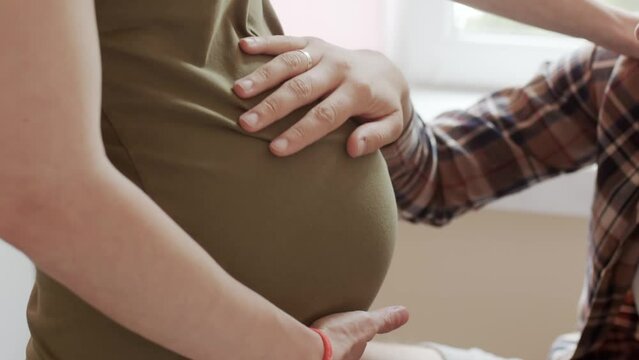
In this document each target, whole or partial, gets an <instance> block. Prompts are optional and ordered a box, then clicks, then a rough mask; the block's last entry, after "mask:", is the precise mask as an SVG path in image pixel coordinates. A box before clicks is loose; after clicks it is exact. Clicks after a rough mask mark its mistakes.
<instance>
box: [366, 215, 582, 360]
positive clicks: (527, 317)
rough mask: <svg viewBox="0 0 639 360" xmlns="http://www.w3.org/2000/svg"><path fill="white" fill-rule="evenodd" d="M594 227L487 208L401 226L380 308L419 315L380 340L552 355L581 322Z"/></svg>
mask: <svg viewBox="0 0 639 360" xmlns="http://www.w3.org/2000/svg"><path fill="white" fill-rule="evenodd" d="M587 229H588V221H587V219H583V218H570V217H552V216H543V215H531V214H525V213H509V212H497V211H488V210H487V211H483V212H480V213H474V214H470V215H467V216H466V217H464V218H462V219H460V220H458V221H457V222H455V223H453V224H452V225H450V226H449V227H447V228H444V229H435V228H431V227H426V226H414V225H410V224H402V225H401V227H400V236H399V242H398V244H397V249H396V253H395V259H394V262H393V265H392V267H391V270H390V272H389V275H388V278H387V282H386V284H385V285H384V288H383V289H382V291H381V292H380V295H379V297H378V300H377V302H376V304H375V307H380V306H384V305H391V304H403V305H407V306H408V307H409V309H410V310H411V314H412V318H411V321H410V322H409V324H408V325H406V326H405V327H404V328H403V329H401V330H399V331H397V332H396V333H393V334H390V335H387V336H385V337H383V338H381V339H383V340H384V341H401V342H414V341H423V340H432V341H438V342H443V343H448V344H455V345H459V346H464V347H470V346H478V347H482V348H485V349H488V350H490V351H493V352H496V353H499V354H500V355H503V356H518V357H522V358H524V359H528V360H536V359H544V358H545V356H546V353H547V351H548V349H549V346H550V344H551V343H552V341H553V339H554V337H555V336H556V335H558V334H561V333H562V332H568V331H571V330H572V329H574V326H575V319H576V303H577V300H578V297H579V293H580V290H581V284H582V279H583V269H584V263H585V256H586V236H587Z"/></svg>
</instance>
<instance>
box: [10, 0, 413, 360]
mask: <svg viewBox="0 0 639 360" xmlns="http://www.w3.org/2000/svg"><path fill="white" fill-rule="evenodd" d="M0 49H1V51H0V166H1V169H0V189H1V190H0V192H1V195H0V237H1V238H3V239H5V240H7V241H8V242H10V243H11V244H13V245H14V246H15V247H17V248H18V249H20V250H22V251H23V252H24V253H26V254H27V255H28V256H29V257H30V258H31V259H32V260H33V261H34V263H35V264H36V265H37V266H38V267H39V268H40V269H42V270H43V271H44V272H46V273H47V274H48V275H50V276H52V277H53V278H54V279H56V280H58V281H59V282H61V283H62V284H64V285H65V286H67V287H68V288H69V289H71V290H72V291H73V292H75V293H76V294H78V295H79V296H80V297H82V298H83V299H84V300H86V301H87V302H88V303H90V304H91V305H93V306H94V307H95V308H97V309H98V310H100V311H102V312H103V313H104V314H106V315H107V316H109V317H111V318H113V319H114V320H115V321H117V322H118V323H120V324H122V325H124V326H126V327H127V328H129V329H131V330H133V331H135V332H136V333H139V334H141V335H142V336H145V337H146V338H148V339H150V340H152V341H154V342H156V343H158V344H160V345H162V346H164V347H166V348H169V349H171V350H173V351H175V352H177V353H179V354H182V355H184V356H186V357H188V358H192V359H319V358H320V357H321V353H322V344H321V341H320V339H319V337H318V336H317V335H316V334H315V333H313V332H312V331H310V330H309V329H307V328H306V327H305V326H303V325H302V324H300V323H299V322H297V321H295V320H294V319H293V318H291V317H290V316H288V315H287V314H285V313H284V312H282V311H281V310H279V309H277V308H276V307H275V306H273V305H272V304H270V303H269V302H267V301H266V300H265V299H263V298H261V297H260V296H259V295H257V294H255V293H254V292H252V291H251V290H249V289H248V288H246V287H244V286H242V285H241V284H240V283H238V282H237V281H235V280H234V279H232V278H231V277H230V276H228V275H227V274H226V273H225V272H224V271H223V270H222V269H221V268H220V267H219V266H218V265H217V264H216V263H215V261H213V260H212V259H211V257H210V256H208V254H206V252H205V251H204V250H203V249H201V248H200V247H199V246H198V245H197V244H196V243H195V242H194V241H193V240H192V239H191V238H190V237H189V236H188V235H187V234H186V233H185V232H184V231H183V230H181V229H180V228H179V227H178V226H177V225H176V224H175V223H174V222H173V221H172V220H171V219H170V218H169V217H168V216H167V215H166V214H164V213H163V212H162V211H161V209H160V208H159V207H158V206H156V205H155V204H154V203H153V202H152V201H151V200H150V199H149V198H148V197H146V196H145V195H144V194H143V193H142V192H141V191H140V190H139V189H137V188H136V187H135V186H134V185H133V184H131V183H130V182H129V181H128V180H127V179H125V178H124V177H123V176H122V175H121V174H120V173H119V172H118V171H117V170H116V169H115V168H114V167H113V166H112V165H111V164H110V163H109V161H108V160H107V158H106V156H105V153H104V150H103V148H102V141H101V136H100V128H99V113H100V100H101V94H100V88H101V79H100V73H101V69H100V56H99V46H98V37H97V30H96V24H95V13H94V9H93V2H92V1H85V0H65V1H44V0H40V1H38V0H2V1H0ZM353 316H355V317H353ZM358 316H359V317H358ZM348 319H350V320H352V321H350V320H349V321H350V322H349V321H346V322H347V323H349V324H355V325H358V324H359V327H360V328H361V327H362V326H363V328H367V329H368V330H365V331H360V332H359V333H356V335H357V336H355V337H356V338H358V337H359V338H360V340H359V341H357V342H358V343H359V346H361V345H364V346H365V343H366V341H367V340H369V339H366V338H367V337H368V338H370V337H372V336H373V335H374V334H375V333H377V331H386V330H391V329H393V328H395V327H397V326H398V325H400V324H401V323H403V322H405V320H406V314H405V311H404V310H401V309H400V310H399V311H392V312H388V311H386V312H379V313H372V315H362V314H356V315H352V316H351V317H349V318H348ZM348 319H347V320H348ZM340 320H341V321H342V323H340V325H343V324H344V321H345V320H344V319H340ZM327 324H328V326H329V327H330V326H332V327H333V328H336V329H338V330H340V331H341V330H344V329H345V327H344V326H337V325H335V324H334V323H331V322H328V323H327ZM349 326H350V325H349ZM354 327H355V328H356V327H358V326H354ZM346 328H348V326H346ZM351 328H353V327H351ZM329 330H330V329H329ZM346 333H348V331H346ZM334 334H339V331H334ZM247 339H250V341H247ZM333 340H334V341H337V340H339V337H338V336H337V335H336V337H334V338H333ZM352 343H353V342H351V344H349V343H348V341H344V342H342V343H339V342H338V345H340V346H342V348H344V349H346V350H350V349H351V347H352V346H351V345H352ZM344 349H342V350H344ZM338 350H339V349H338ZM346 350H344V351H342V353H345V351H346ZM338 358H339V359H350V357H345V356H343V357H338V356H336V359H338Z"/></svg>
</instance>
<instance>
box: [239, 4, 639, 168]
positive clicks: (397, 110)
mask: <svg viewBox="0 0 639 360" xmlns="http://www.w3.org/2000/svg"><path fill="white" fill-rule="evenodd" d="M458 2H460V3H464V4H467V5H470V6H474V7H477V8H480V9H483V10H486V11H489V12H494V13H497V14H500V15H503V16H506V17H510V18H513V19H515V20H519V21H522V22H525V23H528V24H531V25H536V26H540V27H543V28H546V29H549V30H554V31H559V32H563V33H565V34H568V35H572V36H577V37H583V38H586V39H588V40H591V41H593V42H595V43H598V44H601V45H603V46H606V47H608V48H610V49H612V50H615V51H617V52H619V53H622V54H627V55H629V56H636V57H639V43H637V38H635V34H637V37H639V28H638V29H637V31H634V30H635V27H636V26H637V23H639V16H637V15H636V14H632V13H629V12H624V11H621V10H618V9H616V8H612V7H610V6H606V5H604V4H602V3H600V2H596V1H592V0H580V1H578V2H579V6H575V0H540V1H537V2H535V6H531V5H530V1H525V0H509V1H504V0H460V1H458ZM565 19H571V21H565ZM240 47H241V48H242V50H243V51H245V52H246V53H248V54H267V55H274V56H276V57H275V59H273V60H272V61H271V62H269V63H267V64H265V65H264V66H263V67H261V68H259V69H257V70H256V71H255V72H253V73H252V74H249V75H247V76H246V77H244V78H242V79H239V80H238V81H237V82H236V84H235V88H234V89H235V92H236V93H237V95H238V96H240V97H242V98H251V97H254V96H256V95H258V94H260V93H262V92H264V91H266V90H269V89H271V88H274V87H278V86H280V85H282V86H281V87H279V89H278V90H276V91H275V92H274V93H273V94H271V95H270V96H269V97H267V98H266V99H265V100H264V101H262V102H261V103H260V104H258V105H257V106H256V107H255V108H253V109H251V110H249V111H248V112H247V113H246V114H244V115H242V116H241V117H240V118H239V123H240V125H241V126H242V127H243V128H244V129H245V130H247V131H249V132H254V131H258V130H261V129H262V128H264V127H266V126H268V125H270V124H272V123H273V122H275V121H277V120H279V119H281V118H282V117H283V116H284V115H286V114H288V113H290V112H291V111H293V110H294V109H297V108H299V107H301V106H303V105H306V104H309V103H311V102H312V101H314V100H316V99H324V100H323V101H322V102H321V103H320V104H319V105H318V106H316V107H315V108H313V109H312V110H311V111H310V112H309V113H308V114H307V116H306V117H304V118H303V119H302V120H300V121H299V122H298V123H297V124H295V125H293V127H292V128H291V129H289V130H287V131H286V132H284V133H283V134H281V136H280V137H278V138H277V139H275V140H274V141H273V142H272V143H271V144H270V149H271V152H272V153H273V154H275V155H277V156H290V155H293V154H295V153H297V152H299V151H300V150H302V149H304V148H305V147H307V146H309V145H310V144H312V143H314V142H315V141H317V140H318V139H321V138H322V137H324V136H326V135H327V134H328V133H330V132H332V131H333V130H334V129H336V128H338V127H339V126H341V125H342V124H344V122H346V120H348V118H356V119H357V120H359V121H360V122H361V123H362V125H361V126H360V127H359V128H357V129H356V130H355V131H354V132H353V134H352V135H351V136H350V138H349V139H348V142H347V145H346V148H347V151H348V153H349V154H350V155H351V156H353V157H358V156H363V155H366V154H370V153H372V152H374V151H376V150H378V149H380V148H381V147H383V146H385V145H388V144H390V143H392V142H394V141H395V140H397V139H398V138H399V136H400V135H401V132H402V130H403V129H404V127H405V125H406V123H407V120H408V119H409V118H410V116H411V105H410V95H409V90H408V85H407V82H406V80H405V79H404V77H403V75H402V74H401V71H400V70H399V69H397V67H395V66H394V65H393V64H392V63H390V62H389V61H388V60H387V59H386V58H385V57H384V56H383V55H381V54H379V53H375V52H372V51H365V50H364V51H362V50H355V51H353V50H346V49H342V48H340V47H337V46H334V45H330V44H328V43H326V42H323V41H321V40H318V39H314V38H298V37H281V36H280V37H263V38H248V39H243V40H242V41H241V42H240ZM296 50H304V51H307V52H308V53H309V54H310V55H311V57H312V59H313V61H314V62H313V64H312V69H311V70H309V71H306V70H307V60H306V58H305V57H304V55H303V54H302V53H300V52H299V51H296ZM247 84H249V85H251V87H250V89H248V88H246V85H247ZM251 114H253V115H251ZM249 120H251V121H249Z"/></svg>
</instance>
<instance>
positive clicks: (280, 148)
mask: <svg viewBox="0 0 639 360" xmlns="http://www.w3.org/2000/svg"><path fill="white" fill-rule="evenodd" d="M271 146H272V148H273V150H275V151H277V152H280V153H281V152H284V151H286V149H287V148H288V140H286V139H284V138H280V139H277V140H275V141H273V144H271Z"/></svg>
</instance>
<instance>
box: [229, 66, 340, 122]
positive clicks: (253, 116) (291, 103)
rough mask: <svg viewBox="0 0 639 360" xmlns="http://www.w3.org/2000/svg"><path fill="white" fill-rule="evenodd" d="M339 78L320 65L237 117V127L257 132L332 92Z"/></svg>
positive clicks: (287, 83) (292, 80)
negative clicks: (238, 120)
mask: <svg viewBox="0 0 639 360" xmlns="http://www.w3.org/2000/svg"><path fill="white" fill-rule="evenodd" d="M337 83H338V78H337V77H336V76H335V73H334V72H332V71H331V70H330V68H327V67H322V66H321V65H320V66H318V67H316V68H313V69H311V70H310V71H308V72H305V73H304V74H302V75H299V76H297V77H295V78H293V79H291V80H289V81H287V82H286V83H285V84H284V85H282V86H281V87H280V88H279V89H277V90H276V91H275V92H274V93H272V94H271V95H269V96H268V97H267V98H266V99H264V100H262V102H260V103H259V104H257V105H256V106H255V107H254V108H252V109H251V110H249V111H247V112H246V113H245V114H242V116H240V125H241V126H242V128H244V129H245V130H247V131H251V132H254V131H259V130H262V129H263V128H265V127H267V126H269V125H271V124H273V123H274V122H276V121H277V120H280V119H282V118H283V117H285V116H286V115H288V114H290V113H291V112H293V111H295V110H296V109H298V108H300V107H302V106H304V105H307V104H310V103H312V102H313V101H315V100H317V99H319V98H320V97H321V96H323V95H325V94H326V93H327V92H329V91H331V90H333V89H334V88H335V87H336V86H337Z"/></svg>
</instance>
